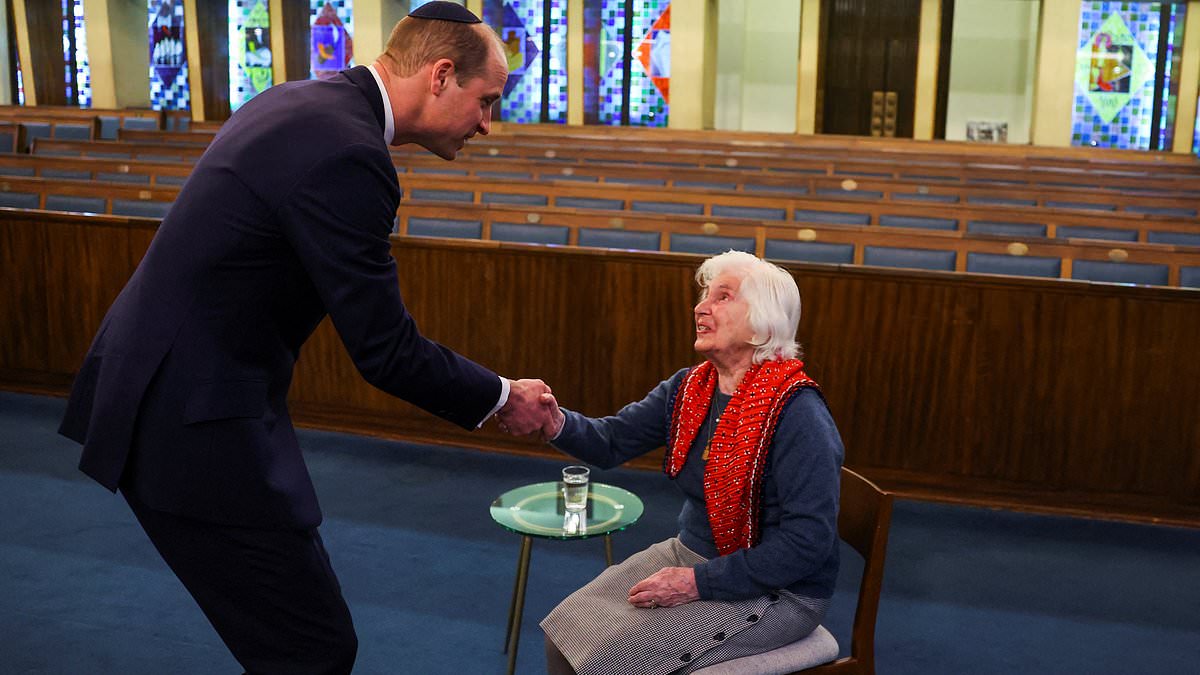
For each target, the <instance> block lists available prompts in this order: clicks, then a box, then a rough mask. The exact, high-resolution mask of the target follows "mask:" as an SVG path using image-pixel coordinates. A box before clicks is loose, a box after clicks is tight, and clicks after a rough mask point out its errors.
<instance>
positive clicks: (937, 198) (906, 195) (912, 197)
mask: <svg viewBox="0 0 1200 675" xmlns="http://www.w3.org/2000/svg"><path fill="white" fill-rule="evenodd" d="M892 199H899V200H901V201H907V202H939V203H943V204H956V203H958V195H935V194H921V193H919V192H895V193H892Z"/></svg>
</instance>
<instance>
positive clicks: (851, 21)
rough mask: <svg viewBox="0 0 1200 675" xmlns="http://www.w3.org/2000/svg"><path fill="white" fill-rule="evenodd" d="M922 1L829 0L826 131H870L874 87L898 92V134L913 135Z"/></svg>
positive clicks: (825, 10)
mask: <svg viewBox="0 0 1200 675" xmlns="http://www.w3.org/2000/svg"><path fill="white" fill-rule="evenodd" d="M920 10H921V2H920V0H826V2H825V4H824V5H823V6H822V8H821V16H822V17H823V19H822V22H823V26H824V31H823V34H822V45H821V67H822V78H821V79H822V81H823V82H824V96H823V101H824V104H823V105H824V111H823V114H822V116H821V120H822V121H821V128H820V132H821V133H826V134H854V135H866V134H869V133H870V128H871V92H873V91H894V92H896V93H897V94H898V96H899V103H898V105H899V109H898V114H897V117H896V134H895V135H896V136H898V137H903V138H912V135H913V105H914V103H915V100H916V73H917V39H918V33H919V31H920V14H921V11H920Z"/></svg>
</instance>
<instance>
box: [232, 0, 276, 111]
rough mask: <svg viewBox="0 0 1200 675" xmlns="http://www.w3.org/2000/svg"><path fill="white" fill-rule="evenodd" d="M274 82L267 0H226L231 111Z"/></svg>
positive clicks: (269, 16)
mask: <svg viewBox="0 0 1200 675" xmlns="http://www.w3.org/2000/svg"><path fill="white" fill-rule="evenodd" d="M273 81H274V80H273V74H272V69H271V15H270V12H269V11H268V9H267V0H229V109H230V111H234V110H237V109H238V108H240V107H242V104H244V103H245V102H246V101H249V100H250V99H252V98H254V97H255V96H256V95H258V94H260V93H262V92H263V91H266V89H267V88H268V87H270V86H271V84H272V82H273Z"/></svg>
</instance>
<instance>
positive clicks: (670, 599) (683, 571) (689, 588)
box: [629, 567, 700, 609]
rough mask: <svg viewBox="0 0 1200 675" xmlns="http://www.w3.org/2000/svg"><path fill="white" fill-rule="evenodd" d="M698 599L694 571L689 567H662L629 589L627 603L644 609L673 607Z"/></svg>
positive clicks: (698, 594)
mask: <svg viewBox="0 0 1200 675" xmlns="http://www.w3.org/2000/svg"><path fill="white" fill-rule="evenodd" d="M699 599H700V593H699V592H698V591H697V590H696V571H695V570H693V569H692V568H690V567H664V568H662V569H661V570H659V571H657V572H655V573H654V574H651V575H650V576H648V577H646V578H645V579H642V580H641V581H639V582H637V583H636V584H634V586H633V588H631V589H629V604H631V605H633V606H634V607H643V608H645V609H654V608H655V607H674V606H675V605H682V604H685V603H688V602H692V601H695V600H699Z"/></svg>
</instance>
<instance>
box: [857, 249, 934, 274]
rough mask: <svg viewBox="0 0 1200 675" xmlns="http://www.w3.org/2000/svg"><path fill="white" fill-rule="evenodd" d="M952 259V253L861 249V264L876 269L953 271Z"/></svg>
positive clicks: (926, 250) (921, 250) (920, 250)
mask: <svg viewBox="0 0 1200 675" xmlns="http://www.w3.org/2000/svg"><path fill="white" fill-rule="evenodd" d="M954 259H955V252H954V251H938V250H934V249H926V248H892V247H887V246H867V247H866V248H864V249H863V264H864V265H873V266H876V267H904V268H908V269H921V270H945V271H953V270H954Z"/></svg>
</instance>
